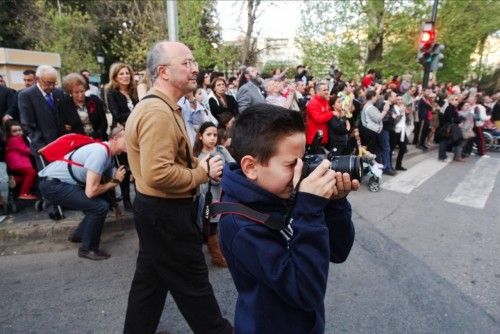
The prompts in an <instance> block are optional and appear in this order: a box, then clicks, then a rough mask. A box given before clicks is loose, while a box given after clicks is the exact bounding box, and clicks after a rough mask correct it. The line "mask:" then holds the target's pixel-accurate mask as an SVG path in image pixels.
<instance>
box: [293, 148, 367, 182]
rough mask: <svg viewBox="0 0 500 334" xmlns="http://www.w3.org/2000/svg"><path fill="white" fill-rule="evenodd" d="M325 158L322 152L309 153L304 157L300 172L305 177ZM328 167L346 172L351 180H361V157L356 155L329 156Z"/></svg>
mask: <svg viewBox="0 0 500 334" xmlns="http://www.w3.org/2000/svg"><path fill="white" fill-rule="evenodd" d="M324 159H326V156H325V155H322V154H311V155H307V156H305V157H304V167H303V168H302V174H303V175H304V177H307V176H308V175H309V174H311V172H312V171H313V170H314V169H315V168H316V167H318V165H319V164H321V162H322V161H323V160H324ZM328 160H330V169H332V170H334V171H336V172H341V173H348V174H349V175H350V176H351V180H358V181H361V178H362V177H363V168H362V165H361V159H360V158H359V157H358V156H356V155H339V156H333V157H329V158H328Z"/></svg>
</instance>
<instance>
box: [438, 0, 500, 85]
mask: <svg viewBox="0 0 500 334" xmlns="http://www.w3.org/2000/svg"><path fill="white" fill-rule="evenodd" d="M498 12H500V3H499V2H498V1H495V0H482V1H476V0H463V1H453V0H443V1H442V2H441V7H440V9H439V11H438V19H437V28H438V34H439V35H438V41H439V42H440V43H443V44H444V45H445V46H446V49H445V51H444V55H445V59H444V62H443V64H444V66H443V68H442V69H441V70H440V71H439V72H438V79H440V80H441V81H453V82H461V81H463V80H464V79H465V78H466V77H467V76H468V74H469V72H470V70H471V68H470V66H471V63H472V59H471V56H472V54H473V53H474V52H475V51H476V49H477V47H478V46H479V45H480V43H481V41H482V40H483V39H485V38H486V37H487V36H488V35H490V34H492V33H494V32H495V31H498V30H499V28H500V16H499V15H494V14H493V13H498Z"/></svg>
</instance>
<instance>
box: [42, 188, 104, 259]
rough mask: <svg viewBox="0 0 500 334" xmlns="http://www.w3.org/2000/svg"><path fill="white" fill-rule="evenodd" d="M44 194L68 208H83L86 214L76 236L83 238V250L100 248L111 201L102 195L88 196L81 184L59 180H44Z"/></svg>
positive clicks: (45, 196) (54, 202) (50, 199)
mask: <svg viewBox="0 0 500 334" xmlns="http://www.w3.org/2000/svg"><path fill="white" fill-rule="evenodd" d="M40 192H41V193H42V196H43V197H44V198H46V199H47V200H48V201H50V202H51V203H53V204H58V205H61V206H63V207H66V208H70V209H75V210H82V211H83V213H84V214H85V217H83V219H82V221H81V222H80V225H78V228H77V229H76V231H75V233H74V234H75V236H77V237H79V238H81V239H82V246H81V249H82V250H96V249H99V242H100V241H101V232H102V227H103V225H104V221H105V220H106V216H107V215H108V211H109V203H108V202H107V201H106V200H105V199H103V198H100V197H95V198H88V197H87V195H85V189H84V188H82V187H81V186H77V185H73V184H69V183H64V182H61V181H59V180H50V181H49V180H42V181H41V182H40Z"/></svg>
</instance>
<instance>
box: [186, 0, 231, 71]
mask: <svg viewBox="0 0 500 334" xmlns="http://www.w3.org/2000/svg"><path fill="white" fill-rule="evenodd" d="M178 5H179V8H178V12H179V40H180V41H181V42H183V43H185V44H186V45H188V46H189V47H190V49H191V50H192V51H193V55H194V57H195V58H196V59H197V61H198V63H199V64H200V67H201V68H205V69H213V68H214V66H215V65H216V64H217V63H218V60H219V59H220V57H219V55H218V54H219V52H218V48H219V47H220V45H221V43H222V42H221V41H222V38H221V33H220V26H219V24H218V22H217V21H216V16H217V13H216V8H215V1H213V0H199V1H192V0H191V1H179V2H178Z"/></svg>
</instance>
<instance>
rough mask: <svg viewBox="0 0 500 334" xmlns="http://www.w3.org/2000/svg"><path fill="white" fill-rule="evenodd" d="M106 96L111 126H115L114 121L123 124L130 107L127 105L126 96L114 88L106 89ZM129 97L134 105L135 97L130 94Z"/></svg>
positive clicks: (135, 102)
mask: <svg viewBox="0 0 500 334" xmlns="http://www.w3.org/2000/svg"><path fill="white" fill-rule="evenodd" d="M106 97H107V103H108V109H109V111H110V112H111V114H112V115H113V124H112V126H115V125H116V123H120V124H122V125H125V122H126V121H127V118H128V116H129V115H130V109H129V108H128V106H127V97H126V96H125V95H123V94H122V93H120V91H118V90H116V89H110V90H108V92H107V94H106ZM130 98H131V99H132V104H133V105H134V107H135V105H136V104H137V102H138V101H137V99H136V98H135V97H133V96H131V97H130Z"/></svg>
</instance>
